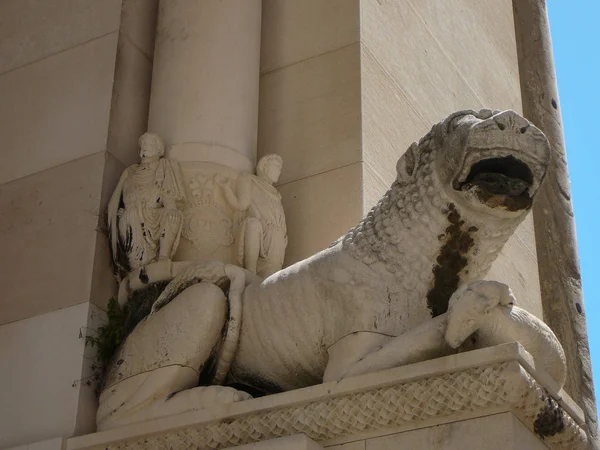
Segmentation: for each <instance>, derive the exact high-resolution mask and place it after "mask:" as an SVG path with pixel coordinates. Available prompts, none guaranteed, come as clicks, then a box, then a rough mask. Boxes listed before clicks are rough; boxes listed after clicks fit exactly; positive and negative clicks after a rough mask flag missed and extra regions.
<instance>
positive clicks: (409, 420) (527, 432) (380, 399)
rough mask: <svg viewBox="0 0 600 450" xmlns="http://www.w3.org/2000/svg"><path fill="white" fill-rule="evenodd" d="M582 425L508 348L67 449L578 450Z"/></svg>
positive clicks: (90, 439) (143, 427)
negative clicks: (296, 440)
mask: <svg viewBox="0 0 600 450" xmlns="http://www.w3.org/2000/svg"><path fill="white" fill-rule="evenodd" d="M582 426H584V419H583V414H582V411H581V409H580V408H579V407H578V406H577V405H575V404H574V403H573V402H572V400H571V399H570V398H569V397H568V396H567V395H566V394H565V393H564V392H562V391H557V390H556V387H555V386H554V383H553V382H552V380H551V378H550V377H549V376H548V375H547V374H545V373H544V372H543V371H541V370H536V368H535V364H534V361H533V360H532V358H531V356H530V355H529V354H528V353H527V352H525V351H524V350H523V348H522V347H521V346H520V345H519V344H518V343H511V344H504V345H500V346H497V347H491V348H486V349H481V350H476V351H472V352H467V353H462V354H458V355H453V356H448V357H444V358H439V359H435V360H431V361H425V362H421V363H417V364H412V365H408V366H404V367H398V368H396V369H390V370H386V371H382V372H378V373H374V374H367V375H361V376H358V377H354V378H349V379H345V380H342V381H340V382H331V383H325V384H321V385H317V386H312V387H309V388H305V389H298V390H296V391H291V392H284V393H282V394H276V395H270V396H266V397H262V398H257V399H254V400H248V401H245V402H240V403H237V404H230V405H214V407H212V408H210V409H206V410H200V411H195V412H193V413H187V414H181V415H178V416H170V417H165V418H162V419H160V420H154V421H148V422H145V423H139V424H136V425H131V426H127V427H122V428H115V429H113V430H109V431H106V432H101V433H96V434H92V435H87V436H81V437H77V438H72V439H69V441H68V442H67V450H76V449H77V450H79V449H98V450H100V449H102V450H104V449H106V450H108V449H110V450H113V449H114V450H116V449H119V450H123V449H144V448H156V449H162V448H165V449H166V448H169V449H175V450H177V449H188V448H196V449H226V448H230V447H235V446H242V445H247V444H253V443H262V444H264V445H267V442H268V441H269V440H272V439H275V438H279V437H284V436H293V435H298V434H304V435H306V437H308V438H310V439H312V440H313V441H314V442H316V443H317V444H319V445H320V446H321V447H324V448H329V447H330V448H338V449H345V450H358V449H361V450H375V449H386V448H390V449H391V448H411V449H413V448H414V449H415V450H418V449H420V448H423V449H425V448H427V449H429V448H433V449H440V450H441V449H444V450H445V449H455V448H456V449H459V448H461V449H462V448H486V449H491V450H496V449H498V450H509V449H515V450H516V449H519V450H521V449H533V450H537V449H538V448H539V449H543V448H544V446H546V447H547V448H549V449H551V450H584V449H587V448H588V439H587V436H586V434H585V432H584V431H583V428H582ZM264 441H266V442H264ZM262 444H261V445H262ZM342 444H343V446H341V447H339V445H342ZM511 445H512V447H511ZM336 446H338V447H336ZM494 446H495V447H494ZM250 448H257V449H259V448H263V447H260V445H258V446H256V447H250ZM266 448H271V447H266ZM282 448H286V447H282ZM290 448H294V449H295V448H297V447H290ZM298 448H300V447H298ZM305 448H306V447H305Z"/></svg>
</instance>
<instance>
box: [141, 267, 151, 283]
mask: <svg viewBox="0 0 600 450" xmlns="http://www.w3.org/2000/svg"><path fill="white" fill-rule="evenodd" d="M139 278H140V281H141V282H142V283H144V284H148V281H150V278H148V274H147V273H146V268H145V267H142V268H141V269H140V275H139Z"/></svg>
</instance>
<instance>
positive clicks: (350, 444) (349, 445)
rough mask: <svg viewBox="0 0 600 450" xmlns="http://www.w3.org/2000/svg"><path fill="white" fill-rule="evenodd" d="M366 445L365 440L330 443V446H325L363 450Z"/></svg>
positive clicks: (347, 449)
mask: <svg viewBox="0 0 600 450" xmlns="http://www.w3.org/2000/svg"><path fill="white" fill-rule="evenodd" d="M366 445H367V443H366V441H354V442H348V443H347V444H340V445H332V446H330V447H325V448H327V449H329V450H365V449H366Z"/></svg>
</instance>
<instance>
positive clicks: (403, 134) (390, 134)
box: [361, 46, 432, 186]
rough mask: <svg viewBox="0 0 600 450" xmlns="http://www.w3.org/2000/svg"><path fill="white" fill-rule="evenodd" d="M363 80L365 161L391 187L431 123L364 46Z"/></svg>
mask: <svg viewBox="0 0 600 450" xmlns="http://www.w3.org/2000/svg"><path fill="white" fill-rule="evenodd" d="M361 78H362V145H363V158H364V161H365V162H367V163H368V165H369V168H370V169H371V170H372V171H373V172H374V173H376V174H377V175H378V176H379V177H380V179H381V180H382V181H383V182H384V183H385V184H387V185H388V186H389V185H390V184H391V183H392V182H393V181H394V179H395V178H396V163H397V162H398V159H399V158H400V156H401V155H402V154H404V152H405V151H406V149H407V148H408V147H409V146H410V144H412V143H413V142H414V141H418V140H419V139H420V137H421V136H424V135H425V133H427V132H428V131H429V130H430V129H431V125H432V123H428V122H427V121H426V119H424V118H423V116H422V114H421V111H420V109H419V107H418V105H415V104H414V103H411V102H410V101H409V100H408V99H407V97H406V95H405V93H404V92H403V87H402V86H401V85H399V84H398V81H397V80H395V79H394V78H392V77H391V76H390V74H389V73H388V72H386V70H384V69H383V67H382V66H381V64H380V63H379V61H378V60H377V59H375V58H374V56H373V55H372V54H371V52H370V51H368V49H367V48H366V47H365V46H362V47H361Z"/></svg>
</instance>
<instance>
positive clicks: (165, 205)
mask: <svg viewBox="0 0 600 450" xmlns="http://www.w3.org/2000/svg"><path fill="white" fill-rule="evenodd" d="M138 144H139V148H140V158H141V162H140V163H139V164H134V165H132V166H129V167H128V168H127V169H125V171H124V172H123V174H122V175H121V179H120V180H119V184H118V185H117V187H116V189H115V191H114V193H113V195H112V197H111V199H110V202H109V204H108V227H109V233H110V240H111V250H112V256H113V262H114V264H115V268H116V270H117V272H119V273H120V274H121V275H122V274H123V272H124V273H127V272H129V271H131V270H135V269H138V268H140V267H142V266H145V265H147V264H148V263H151V262H153V261H155V260H157V259H170V258H171V257H172V256H173V254H174V252H175V250H176V249H177V245H178V243H179V236H180V234H181V222H182V217H181V212H180V211H179V210H178V209H177V206H176V202H177V201H180V200H183V199H184V198H185V190H184V185H183V181H182V176H181V171H180V169H179V165H178V164H177V162H176V161H173V160H170V159H167V158H164V157H163V156H164V152H165V150H164V144H163V142H162V140H161V138H160V137H159V136H158V135H156V134H154V133H144V134H143V135H142V136H141V137H140V139H139V141H138Z"/></svg>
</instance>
